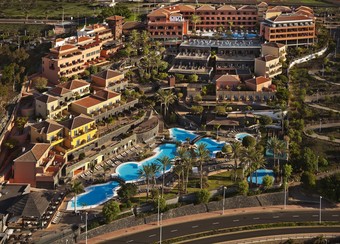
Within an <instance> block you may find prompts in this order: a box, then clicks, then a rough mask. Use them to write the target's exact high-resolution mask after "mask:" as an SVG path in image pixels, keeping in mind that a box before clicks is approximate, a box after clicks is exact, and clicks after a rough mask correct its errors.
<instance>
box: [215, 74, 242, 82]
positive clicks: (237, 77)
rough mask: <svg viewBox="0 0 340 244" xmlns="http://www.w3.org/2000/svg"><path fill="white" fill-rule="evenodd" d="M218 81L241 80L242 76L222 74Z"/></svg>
mask: <svg viewBox="0 0 340 244" xmlns="http://www.w3.org/2000/svg"><path fill="white" fill-rule="evenodd" d="M216 81H219V82H223V81H224V82H226V81H240V77H239V76H238V75H228V74H227V75H222V76H220V77H219V78H218V79H217V80H216Z"/></svg>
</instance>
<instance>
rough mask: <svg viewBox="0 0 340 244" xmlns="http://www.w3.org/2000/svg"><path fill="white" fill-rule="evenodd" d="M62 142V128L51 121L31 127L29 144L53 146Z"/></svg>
mask: <svg viewBox="0 0 340 244" xmlns="http://www.w3.org/2000/svg"><path fill="white" fill-rule="evenodd" d="M63 141H64V127H63V126H62V125H60V124H58V123H57V122H55V121H53V120H49V119H47V120H45V121H42V122H40V123H37V124H34V125H32V126H31V142H35V143H37V142H45V143H50V144H51V146H55V145H58V144H60V143H61V142H63Z"/></svg>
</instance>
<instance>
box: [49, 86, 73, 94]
mask: <svg viewBox="0 0 340 244" xmlns="http://www.w3.org/2000/svg"><path fill="white" fill-rule="evenodd" d="M69 92H71V91H70V90H69V89H66V88H64V87H58V86H56V87H54V88H52V89H51V90H49V91H48V93H50V94H52V95H55V96H62V95H64V94H67V93H69Z"/></svg>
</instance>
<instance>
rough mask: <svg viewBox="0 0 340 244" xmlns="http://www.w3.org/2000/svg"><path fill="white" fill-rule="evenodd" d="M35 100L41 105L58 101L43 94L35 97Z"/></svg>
mask: <svg viewBox="0 0 340 244" xmlns="http://www.w3.org/2000/svg"><path fill="white" fill-rule="evenodd" d="M36 100H38V101H41V102H43V103H50V102H54V101H58V98H56V97H53V96H50V95H47V94H44V95H42V96H39V97H37V98H36Z"/></svg>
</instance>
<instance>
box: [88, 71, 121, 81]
mask: <svg viewBox="0 0 340 244" xmlns="http://www.w3.org/2000/svg"><path fill="white" fill-rule="evenodd" d="M122 74H123V73H122V72H119V71H115V70H112V69H107V70H103V71H101V72H99V73H97V74H93V75H92V76H96V77H99V78H102V79H105V80H108V79H111V78H114V77H117V76H119V75H122Z"/></svg>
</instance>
